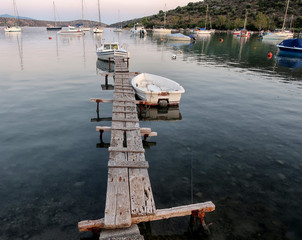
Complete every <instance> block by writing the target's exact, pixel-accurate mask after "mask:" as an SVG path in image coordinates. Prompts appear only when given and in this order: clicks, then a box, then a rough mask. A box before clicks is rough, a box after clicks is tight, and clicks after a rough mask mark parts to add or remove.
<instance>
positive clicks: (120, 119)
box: [112, 118, 139, 122]
mask: <svg viewBox="0 0 302 240" xmlns="http://www.w3.org/2000/svg"><path fill="white" fill-rule="evenodd" d="M138 121H139V120H138V119H123V118H115V119H113V118H112V122H138Z"/></svg>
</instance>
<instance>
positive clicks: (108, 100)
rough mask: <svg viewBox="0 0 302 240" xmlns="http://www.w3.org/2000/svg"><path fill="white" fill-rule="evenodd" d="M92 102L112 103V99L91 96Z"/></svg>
mask: <svg viewBox="0 0 302 240" xmlns="http://www.w3.org/2000/svg"><path fill="white" fill-rule="evenodd" d="M90 102H103V103H112V102H113V100H112V99H100V98H90Z"/></svg>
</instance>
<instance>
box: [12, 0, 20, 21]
mask: <svg viewBox="0 0 302 240" xmlns="http://www.w3.org/2000/svg"><path fill="white" fill-rule="evenodd" d="M13 5H14V16H15V26H17V16H18V19H19V13H18V9H17V6H16V1H15V0H13Z"/></svg>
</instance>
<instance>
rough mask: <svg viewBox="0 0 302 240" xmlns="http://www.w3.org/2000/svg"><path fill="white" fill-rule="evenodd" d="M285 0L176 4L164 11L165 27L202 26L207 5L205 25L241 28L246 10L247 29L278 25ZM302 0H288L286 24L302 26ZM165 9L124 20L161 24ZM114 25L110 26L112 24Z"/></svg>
mask: <svg viewBox="0 0 302 240" xmlns="http://www.w3.org/2000/svg"><path fill="white" fill-rule="evenodd" d="M286 4H287V1H286V0H205V1H200V2H196V3H193V2H190V3H188V4H187V6H184V7H177V8H175V9H173V10H169V11H167V12H166V27H172V28H188V27H189V28H194V27H205V18H206V11H207V5H208V20H207V28H209V27H210V24H211V25H212V28H215V29H221V30H227V29H236V28H240V27H243V24H244V19H245V13H246V11H247V12H248V20H247V28H248V29H250V30H267V29H275V28H281V27H282V23H283V19H284V13H285V9H286ZM301 11H302V0H291V1H290V3H289V8H288V14H287V22H286V23H287V24H286V27H287V28H289V27H290V26H293V27H295V29H296V30H297V29H299V30H301V29H302V17H301ZM164 15H165V12H164V11H163V10H160V11H159V13H158V14H155V15H152V16H148V17H143V18H141V19H134V20H131V21H127V22H123V26H126V27H127V26H128V27H131V26H132V25H133V24H134V23H136V22H140V23H142V24H144V26H145V27H147V28H152V27H153V26H162V25H163V24H164ZM114 25H115V24H113V25H112V26H114Z"/></svg>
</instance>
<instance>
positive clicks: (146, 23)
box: [142, 17, 148, 26]
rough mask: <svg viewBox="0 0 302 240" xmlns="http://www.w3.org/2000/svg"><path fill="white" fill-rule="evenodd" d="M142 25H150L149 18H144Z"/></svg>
mask: <svg viewBox="0 0 302 240" xmlns="http://www.w3.org/2000/svg"><path fill="white" fill-rule="evenodd" d="M142 24H143V25H144V26H146V25H148V18H146V17H143V20H142Z"/></svg>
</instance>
